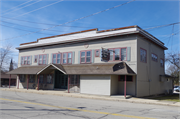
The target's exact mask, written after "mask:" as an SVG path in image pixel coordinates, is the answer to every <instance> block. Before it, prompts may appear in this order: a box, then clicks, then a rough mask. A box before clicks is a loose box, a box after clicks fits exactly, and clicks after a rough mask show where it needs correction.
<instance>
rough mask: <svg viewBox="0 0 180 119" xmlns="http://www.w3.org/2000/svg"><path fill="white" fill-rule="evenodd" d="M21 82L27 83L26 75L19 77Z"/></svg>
mask: <svg viewBox="0 0 180 119" xmlns="http://www.w3.org/2000/svg"><path fill="white" fill-rule="evenodd" d="M19 80H20V82H25V75H24V74H22V75H19Z"/></svg>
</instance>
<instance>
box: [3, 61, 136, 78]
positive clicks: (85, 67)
mask: <svg viewBox="0 0 180 119" xmlns="http://www.w3.org/2000/svg"><path fill="white" fill-rule="evenodd" d="M50 67H54V68H55V69H57V70H59V71H61V72H62V73H64V74H69V75H84V74H86V75H87V74H109V75H113V74H114V75H135V72H134V71H133V70H132V69H131V68H130V67H129V66H128V65H127V64H126V63H125V62H120V63H94V64H72V65H61V64H49V65H44V66H28V67H20V68H18V69H15V70H13V71H10V72H8V73H7V74H37V75H38V74H41V73H42V72H43V71H45V70H46V69H48V68H50Z"/></svg>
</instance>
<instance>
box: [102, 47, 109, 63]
mask: <svg viewBox="0 0 180 119" xmlns="http://www.w3.org/2000/svg"><path fill="white" fill-rule="evenodd" d="M109 57H110V52H109V50H108V49H105V48H102V50H101V61H109Z"/></svg>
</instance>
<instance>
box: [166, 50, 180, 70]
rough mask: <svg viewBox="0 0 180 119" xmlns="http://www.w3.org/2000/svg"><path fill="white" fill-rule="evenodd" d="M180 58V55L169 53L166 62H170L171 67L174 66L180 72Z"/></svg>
mask: <svg viewBox="0 0 180 119" xmlns="http://www.w3.org/2000/svg"><path fill="white" fill-rule="evenodd" d="M179 58H180V53H168V55H167V57H166V62H169V63H170V64H171V65H174V66H175V67H177V69H178V70H179V67H180V66H179Z"/></svg>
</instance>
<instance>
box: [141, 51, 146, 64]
mask: <svg viewBox="0 0 180 119" xmlns="http://www.w3.org/2000/svg"><path fill="white" fill-rule="evenodd" d="M140 56H141V57H140V60H141V62H144V63H146V62H147V51H146V50H145V49H142V48H140Z"/></svg>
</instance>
